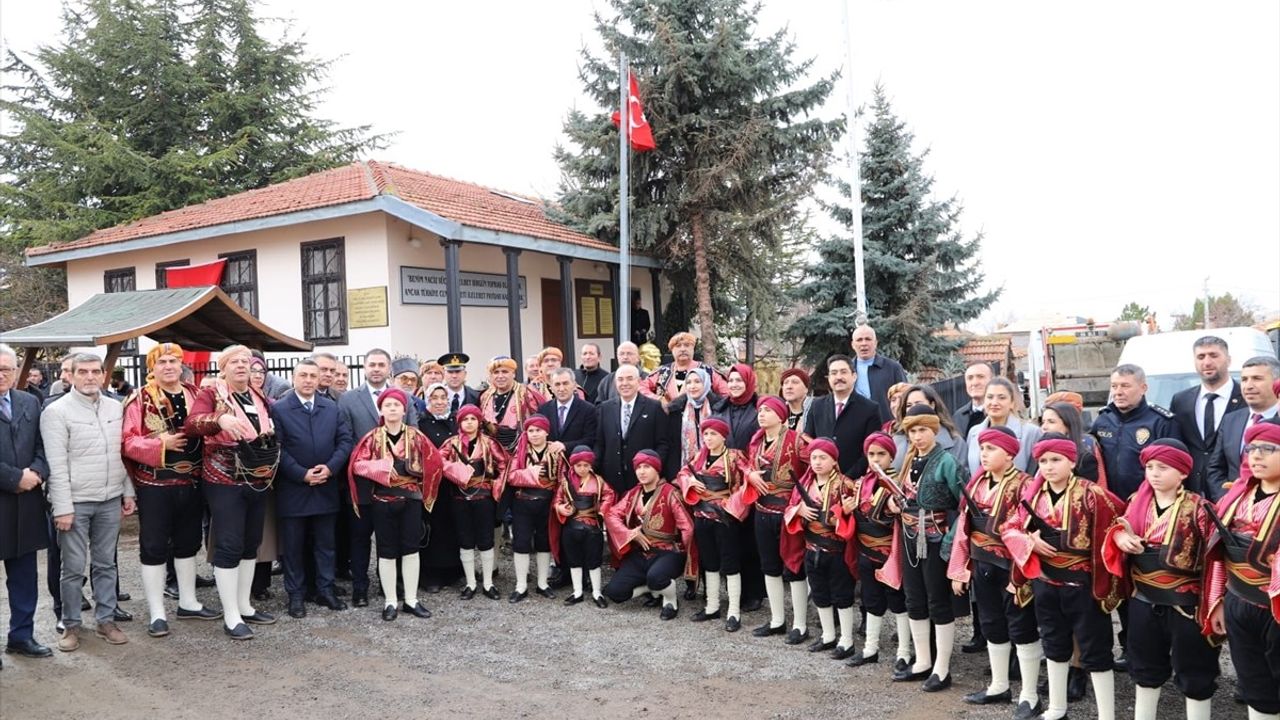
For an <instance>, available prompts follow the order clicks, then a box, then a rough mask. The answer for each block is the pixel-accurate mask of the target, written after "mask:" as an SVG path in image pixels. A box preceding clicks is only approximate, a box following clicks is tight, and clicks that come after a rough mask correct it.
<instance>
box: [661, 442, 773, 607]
mask: <svg viewBox="0 0 1280 720" xmlns="http://www.w3.org/2000/svg"><path fill="white" fill-rule="evenodd" d="M701 428H702V431H703V432H714V433H717V434H719V435H720V437H721V438H728V436H729V424H728V423H726V422H725V421H724V420H721V419H720V418H707V419H706V420H703V421H702V424H701ZM695 482H700V483H702V487H701V488H699V487H697V486H696V485H694V483H695ZM675 483H676V486H677V487H679V488H680V497H681V498H682V499H683V500H684V502H685V505H687V506H689V512H690V513H691V514H692V515H693V537H694V540H695V541H696V542H697V545H698V561H699V564H700V565H701V569H702V572H703V573H704V574H705V575H706V578H707V605H706V608H705V609H703V610H702V611H700V612H698V614H696V615H694V616H693V621H694V622H705V621H707V620H715V619H717V618H719V617H720V580H721V578H723V579H724V583H725V586H726V588H727V590H728V596H729V607H728V610H727V611H726V613H725V624H724V627H725V630H726V631H728V632H737V631H738V629H739V628H741V627H742V610H741V605H740V604H741V601H742V574H741V573H742V555H741V551H740V547H739V538H740V537H741V525H742V521H743V520H744V519H745V518H746V517H747V515H749V514H750V512H751V505H752V503H754V502H755V501H756V489H755V488H754V487H752V486H751V485H750V484H749V483H747V482H746V481H745V480H744V478H743V477H742V469H741V453H740V452H739V451H737V450H734V449H732V448H730V447H728V446H727V445H724V446H722V448H721V452H720V453H719V454H717V455H715V456H712V454H711V450H710V449H708V448H707V446H706V445H703V446H702V447H701V449H699V450H698V454H697V456H695V457H694V458H693V460H692V461H690V462H688V463H686V464H685V465H683V466H682V467H681V468H680V470H679V472H678V473H677V474H676V479H675Z"/></svg>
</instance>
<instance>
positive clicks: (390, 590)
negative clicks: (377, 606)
mask: <svg viewBox="0 0 1280 720" xmlns="http://www.w3.org/2000/svg"><path fill="white" fill-rule="evenodd" d="M378 580H380V581H382V592H383V594H384V595H386V596H387V601H386V606H387V607H397V606H398V605H399V602H398V601H397V599H396V561H395V559H394V558H378ZM408 590H409V588H407V587H406V588H405V592H406V593H407V592H408Z"/></svg>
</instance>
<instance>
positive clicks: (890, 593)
mask: <svg viewBox="0 0 1280 720" xmlns="http://www.w3.org/2000/svg"><path fill="white" fill-rule="evenodd" d="M879 569H880V565H879V564H877V563H876V562H875V561H873V560H872V559H871V558H869V557H867V556H866V555H865V554H860V555H858V581H859V582H861V583H862V609H863V610H866V611H867V612H868V613H869V614H871V615H875V616H876V617H884V614H885V612H886V611H888V612H893V613H904V612H906V611H907V597H906V595H905V594H903V592H902V590H901V589H895V588H891V587H889V586H888V585H885V584H884V583H882V582H880V581H879V580H877V579H876V570H879Z"/></svg>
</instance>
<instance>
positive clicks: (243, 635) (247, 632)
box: [222, 623, 253, 640]
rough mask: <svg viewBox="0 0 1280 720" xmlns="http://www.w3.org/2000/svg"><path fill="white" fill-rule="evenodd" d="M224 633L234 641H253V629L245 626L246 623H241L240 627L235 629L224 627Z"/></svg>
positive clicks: (237, 626)
mask: <svg viewBox="0 0 1280 720" xmlns="http://www.w3.org/2000/svg"><path fill="white" fill-rule="evenodd" d="M222 631H223V632H225V633H226V634H227V635H228V636H230V637H231V639H232V640H252V639H253V628H250V627H249V626H248V625H245V624H244V623H240V624H239V625H236V626H235V627H233V628H229V627H227V626H226V625H223V626H222Z"/></svg>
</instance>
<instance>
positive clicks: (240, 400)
mask: <svg viewBox="0 0 1280 720" xmlns="http://www.w3.org/2000/svg"><path fill="white" fill-rule="evenodd" d="M249 354H250V353H249V350H248V348H245V347H244V346H238V347H236V346H233V347H232V348H228V349H227V350H224V351H223V352H222V354H221V355H220V356H219V357H218V365H219V369H223V368H225V367H226V365H227V363H228V362H229V361H230V360H232V359H234V358H237V357H240V356H242V355H243V356H247V355H249ZM224 415H225V416H228V417H230V418H232V419H233V420H234V430H235V431H236V432H235V434H233V433H232V432H230V431H227V430H223V429H222V427H221V426H220V425H219V424H218V420H219V419H220V418H221V417H222V416H224ZM183 433H184V434H186V435H188V436H201V437H203V438H204V442H203V445H204V449H203V470H202V479H203V482H202V486H203V489H204V499H205V502H207V503H208V505H209V516H210V524H211V527H212V528H213V533H212V534H213V543H214V547H213V576H214V580H215V581H216V583H217V586H218V597H219V599H220V600H221V601H222V620H223V623H224V624H225V626H226V631H227V634H228V635H230V636H231V637H232V638H234V639H236V640H247V639H249V638H252V637H253V631H252V630H251V629H249V627H248V626H247V625H246V623H247V624H249V625H270V624H272V623H274V622H275V621H276V619H275V617H274V616H272V615H271V614H270V613H266V612H263V611H260V610H255V609H254V607H253V605H252V604H251V598H250V593H251V591H252V585H253V572H254V566H255V565H256V564H257V560H258V544H259V543H261V542H262V532H263V523H264V521H265V518H266V508H267V503H266V492H267V491H268V490H270V489H271V483H272V481H273V480H274V479H275V471H276V466H277V465H278V464H279V462H280V447H279V445H278V444H276V443H275V437H274V433H273V430H272V424H271V416H270V415H269V414H268V413H267V398H266V396H265V395H263V394H262V392H261V391H259V390H256V389H255V388H254V387H253V386H252V385H246V386H245V389H244V390H243V391H239V392H238V391H233V390H232V389H231V387H230V386H229V385H228V384H227V381H226V380H222V379H218V380H214V381H213V382H212V383H211V384H210V385H208V386H206V387H204V388H202V389H201V390H200V391H199V392H198V393H197V394H196V398H195V403H194V404H193V405H192V407H191V408H190V410H189V411H188V414H187V420H186V422H185V423H183ZM273 458H274V460H273Z"/></svg>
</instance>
